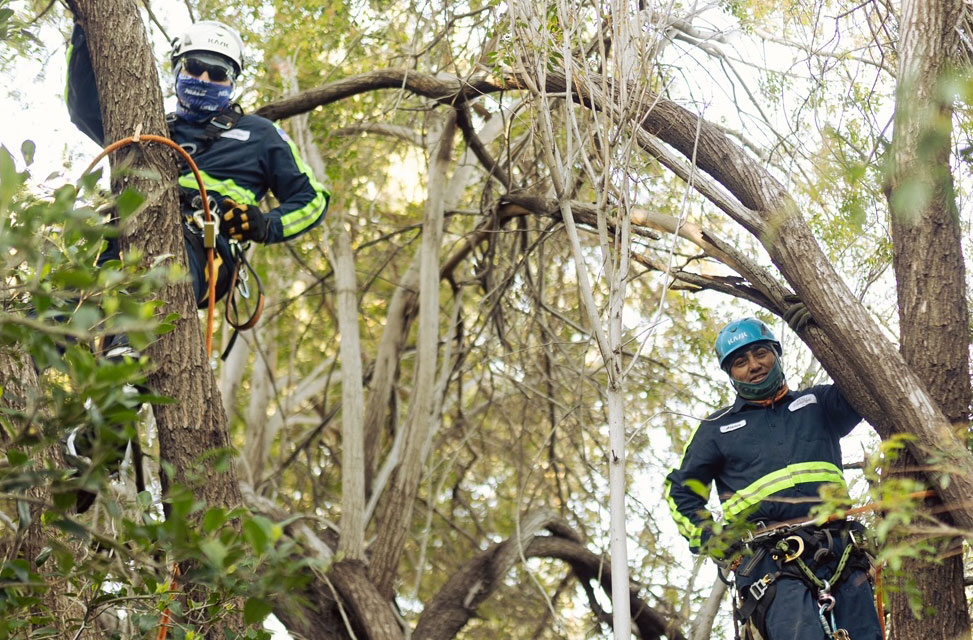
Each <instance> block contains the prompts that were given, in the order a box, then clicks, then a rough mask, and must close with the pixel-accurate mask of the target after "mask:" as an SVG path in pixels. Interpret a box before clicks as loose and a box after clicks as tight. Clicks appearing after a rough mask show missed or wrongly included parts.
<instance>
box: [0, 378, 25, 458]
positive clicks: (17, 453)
mask: <svg viewBox="0 0 973 640" xmlns="http://www.w3.org/2000/svg"><path fill="white" fill-rule="evenodd" d="M2 395H3V394H0V396H2ZM29 459H30V458H28V457H27V454H26V453H24V452H23V451H21V450H20V449H10V450H8V451H7V462H9V463H10V466H11V467H19V466H20V465H22V464H26V463H27V461H28V460H29Z"/></svg>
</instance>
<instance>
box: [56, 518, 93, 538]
mask: <svg viewBox="0 0 973 640" xmlns="http://www.w3.org/2000/svg"><path fill="white" fill-rule="evenodd" d="M54 526H55V527H57V528H58V529H60V530H61V531H64V532H65V533H70V534H71V535H73V536H76V537H78V538H81V539H82V540H87V539H88V530H87V529H85V528H84V527H83V526H81V525H80V524H78V523H77V522H75V521H73V520H68V519H66V518H62V519H61V520H55V521H54Z"/></svg>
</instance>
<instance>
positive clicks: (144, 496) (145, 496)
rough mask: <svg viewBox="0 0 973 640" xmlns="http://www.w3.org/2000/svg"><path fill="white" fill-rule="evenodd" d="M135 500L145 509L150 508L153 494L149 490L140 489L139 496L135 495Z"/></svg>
mask: <svg viewBox="0 0 973 640" xmlns="http://www.w3.org/2000/svg"><path fill="white" fill-rule="evenodd" d="M135 501H136V502H137V503H138V505H139V506H140V507H142V508H143V509H148V508H149V507H151V506H152V494H151V493H150V492H148V491H140V492H139V494H138V495H137V496H135Z"/></svg>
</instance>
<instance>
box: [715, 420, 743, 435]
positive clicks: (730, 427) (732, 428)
mask: <svg viewBox="0 0 973 640" xmlns="http://www.w3.org/2000/svg"><path fill="white" fill-rule="evenodd" d="M745 426H747V421H746V420H740V421H739V422H731V423H730V424H725V425H723V426H722V427H720V433H729V432H731V431H736V430H737V429H739V428H741V427H745Z"/></svg>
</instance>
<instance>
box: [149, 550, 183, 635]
mask: <svg viewBox="0 0 973 640" xmlns="http://www.w3.org/2000/svg"><path fill="white" fill-rule="evenodd" d="M180 575H181V574H180V572H179V565H178V564H174V565H172V580H171V584H170V585H169V591H178V590H179V576H180ZM171 626H172V612H171V611H170V610H169V607H166V608H165V611H163V612H162V621H161V622H160V623H159V633H158V635H156V637H155V640H166V636H168V635H169V627H171Z"/></svg>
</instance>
